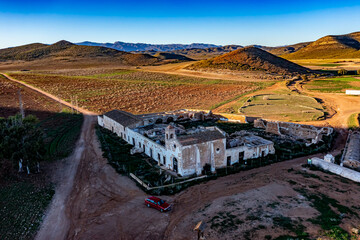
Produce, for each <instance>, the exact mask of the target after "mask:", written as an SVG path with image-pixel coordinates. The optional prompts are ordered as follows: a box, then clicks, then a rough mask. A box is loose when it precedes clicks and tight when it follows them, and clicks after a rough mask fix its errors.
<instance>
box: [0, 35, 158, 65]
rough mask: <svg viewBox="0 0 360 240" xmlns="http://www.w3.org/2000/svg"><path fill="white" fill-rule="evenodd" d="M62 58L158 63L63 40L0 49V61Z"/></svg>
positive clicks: (154, 59) (143, 63)
mask: <svg viewBox="0 0 360 240" xmlns="http://www.w3.org/2000/svg"><path fill="white" fill-rule="evenodd" d="M64 57H66V58H71V59H74V60H78V59H92V60H96V59H99V60H100V59H101V61H102V60H113V61H116V62H121V63H124V64H128V65H148V64H152V63H155V62H157V61H159V59H157V58H155V57H153V56H150V55H148V54H132V53H127V52H122V51H118V50H115V49H111V48H105V47H97V46H79V45H75V44H73V43H70V42H67V41H64V40H63V41H59V42H57V43H54V44H52V45H45V44H29V45H24V46H20V47H13V48H6V49H0V61H6V60H24V61H34V60H41V59H49V60H56V59H58V58H64Z"/></svg>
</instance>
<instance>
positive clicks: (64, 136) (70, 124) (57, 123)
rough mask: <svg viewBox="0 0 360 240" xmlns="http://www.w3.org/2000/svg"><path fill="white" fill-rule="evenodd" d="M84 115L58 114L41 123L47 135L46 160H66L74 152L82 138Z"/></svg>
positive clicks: (45, 141) (45, 140)
mask: <svg viewBox="0 0 360 240" xmlns="http://www.w3.org/2000/svg"><path fill="white" fill-rule="evenodd" d="M82 123H83V115H82V114H77V113H71V112H61V113H56V114H54V115H53V116H51V117H49V118H46V119H45V120H43V121H41V122H40V123H39V126H40V127H41V128H42V129H43V131H44V133H45V139H44V143H45V148H46V156H45V158H46V159H47V160H49V161H54V160H58V159H62V158H65V157H67V156H69V155H70V154H71V152H72V151H73V149H74V147H75V144H76V141H77V139H78V138H79V136H80V131H81V126H82Z"/></svg>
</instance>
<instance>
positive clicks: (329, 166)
mask: <svg viewBox="0 0 360 240" xmlns="http://www.w3.org/2000/svg"><path fill="white" fill-rule="evenodd" d="M311 164H312V165H314V166H317V167H320V168H322V169H324V170H326V171H329V172H332V173H334V174H336V175H339V176H342V177H344V178H347V179H350V180H352V181H354V182H360V172H357V171H354V170H351V169H349V168H345V167H341V166H339V165H337V164H334V163H329V162H326V161H324V160H322V159H320V158H312V159H311Z"/></svg>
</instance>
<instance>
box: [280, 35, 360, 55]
mask: <svg viewBox="0 0 360 240" xmlns="http://www.w3.org/2000/svg"><path fill="white" fill-rule="evenodd" d="M359 50H360V32H356V33H351V34H346V35H339V36H326V37H322V38H320V39H318V40H317V41H315V42H313V43H311V44H309V45H308V46H306V47H304V48H302V49H300V50H299V51H297V52H295V53H291V54H286V55H284V56H283V57H284V58H286V59H318V58H359V57H360V51H359Z"/></svg>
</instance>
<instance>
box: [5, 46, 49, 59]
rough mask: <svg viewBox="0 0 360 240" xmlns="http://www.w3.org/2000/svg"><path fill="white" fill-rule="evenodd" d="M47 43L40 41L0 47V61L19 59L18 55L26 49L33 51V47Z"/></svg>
mask: <svg viewBox="0 0 360 240" xmlns="http://www.w3.org/2000/svg"><path fill="white" fill-rule="evenodd" d="M46 46H47V45H45V44H42V43H32V44H27V45H23V46H19V47H11V48H4V49H0V61H5V60H15V59H20V58H21V57H20V55H21V54H23V53H24V52H27V51H33V50H35V49H39V48H43V47H46Z"/></svg>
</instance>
